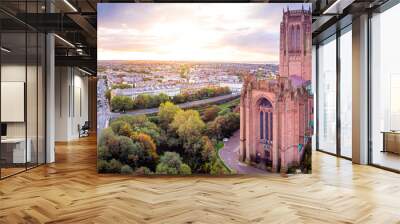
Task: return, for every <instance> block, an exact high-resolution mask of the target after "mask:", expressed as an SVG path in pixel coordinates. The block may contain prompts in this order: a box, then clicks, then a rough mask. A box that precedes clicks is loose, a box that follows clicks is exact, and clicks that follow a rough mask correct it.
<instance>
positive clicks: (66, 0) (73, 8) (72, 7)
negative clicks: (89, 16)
mask: <svg viewBox="0 0 400 224" xmlns="http://www.w3.org/2000/svg"><path fill="white" fill-rule="evenodd" d="M64 2H65V4H67V5H68V6H69V7H70V8H71V9H72V10H73V11H74V12H78V10H77V9H76V8H75V7H74V6H73V5H72V4H71V3H70V2H69V1H68V0H64Z"/></svg>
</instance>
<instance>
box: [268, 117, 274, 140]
mask: <svg viewBox="0 0 400 224" xmlns="http://www.w3.org/2000/svg"><path fill="white" fill-rule="evenodd" d="M270 114H271V115H270V117H271V119H269V120H270V123H271V125H270V126H269V128H270V130H271V131H270V133H271V137H270V138H269V139H270V141H272V130H274V129H273V128H274V126H272V124H273V123H272V120H273V119H272V113H270Z"/></svg>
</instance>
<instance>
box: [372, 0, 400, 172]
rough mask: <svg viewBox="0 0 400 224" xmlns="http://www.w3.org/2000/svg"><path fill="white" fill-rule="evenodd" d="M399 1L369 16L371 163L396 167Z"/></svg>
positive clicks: (399, 165) (399, 163)
mask: <svg viewBox="0 0 400 224" xmlns="http://www.w3.org/2000/svg"><path fill="white" fill-rule="evenodd" d="M398 21H400V4H398V5H396V6H394V7H392V8H390V9H388V10H386V11H384V12H383V13H380V14H376V15H374V16H373V17H372V18H371V29H372V32H371V35H372V37H371V41H372V43H371V45H372V46H371V47H372V48H371V60H372V61H371V68H372V71H371V81H370V82H371V98H370V100H371V101H370V104H371V107H370V108H371V111H370V116H371V119H370V120H371V126H370V127H371V130H370V133H371V134H370V135H371V141H372V149H371V160H372V161H371V162H372V164H375V165H378V166H382V167H386V168H389V169H394V170H398V171H399V170H400V100H399V96H400V63H399V60H398V52H400V45H399V39H400V33H399V32H398V30H397V29H395V28H394V27H397V26H398Z"/></svg>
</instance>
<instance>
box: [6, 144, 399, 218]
mask: <svg viewBox="0 0 400 224" xmlns="http://www.w3.org/2000/svg"><path fill="white" fill-rule="evenodd" d="M56 158H57V162H56V163H55V164H51V165H47V166H41V167H39V168H36V169H33V170H30V171H28V172H26V173H22V174H19V175H16V176H13V177H10V178H7V179H5V180H2V181H0V223H44V222H47V223H119V224H120V223H385V224H386V223H400V175H399V174H395V173H391V172H387V171H384V170H380V169H377V168H374V167H370V166H358V165H352V164H351V163H350V161H347V160H343V159H337V158H335V157H333V156H330V155H326V154H323V153H320V152H314V154H313V168H314V171H313V174H312V175H297V176H291V177H289V178H283V177H280V176H279V175H268V176H262V177H245V176H239V177H238V176H236V177H223V178H216V177H214V178H208V177H190V178H186V177H185V178H154V177H153V178H146V177H127V176H119V175H99V174H97V173H96V169H95V161H96V142H95V139H94V138H86V139H85V140H82V141H79V142H73V143H70V144H64V145H62V144H61V145H60V144H58V145H57V154H56Z"/></svg>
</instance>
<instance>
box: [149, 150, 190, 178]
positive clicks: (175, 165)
mask: <svg viewBox="0 0 400 224" xmlns="http://www.w3.org/2000/svg"><path fill="white" fill-rule="evenodd" d="M156 173H157V174H168V175H176V174H181V175H188V174H191V173H192V171H191V169H190V167H189V166H188V165H187V164H184V163H182V159H181V157H180V155H179V154H178V153H176V152H165V153H164V155H162V156H161V158H160V163H159V164H158V165H157V168H156Z"/></svg>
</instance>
